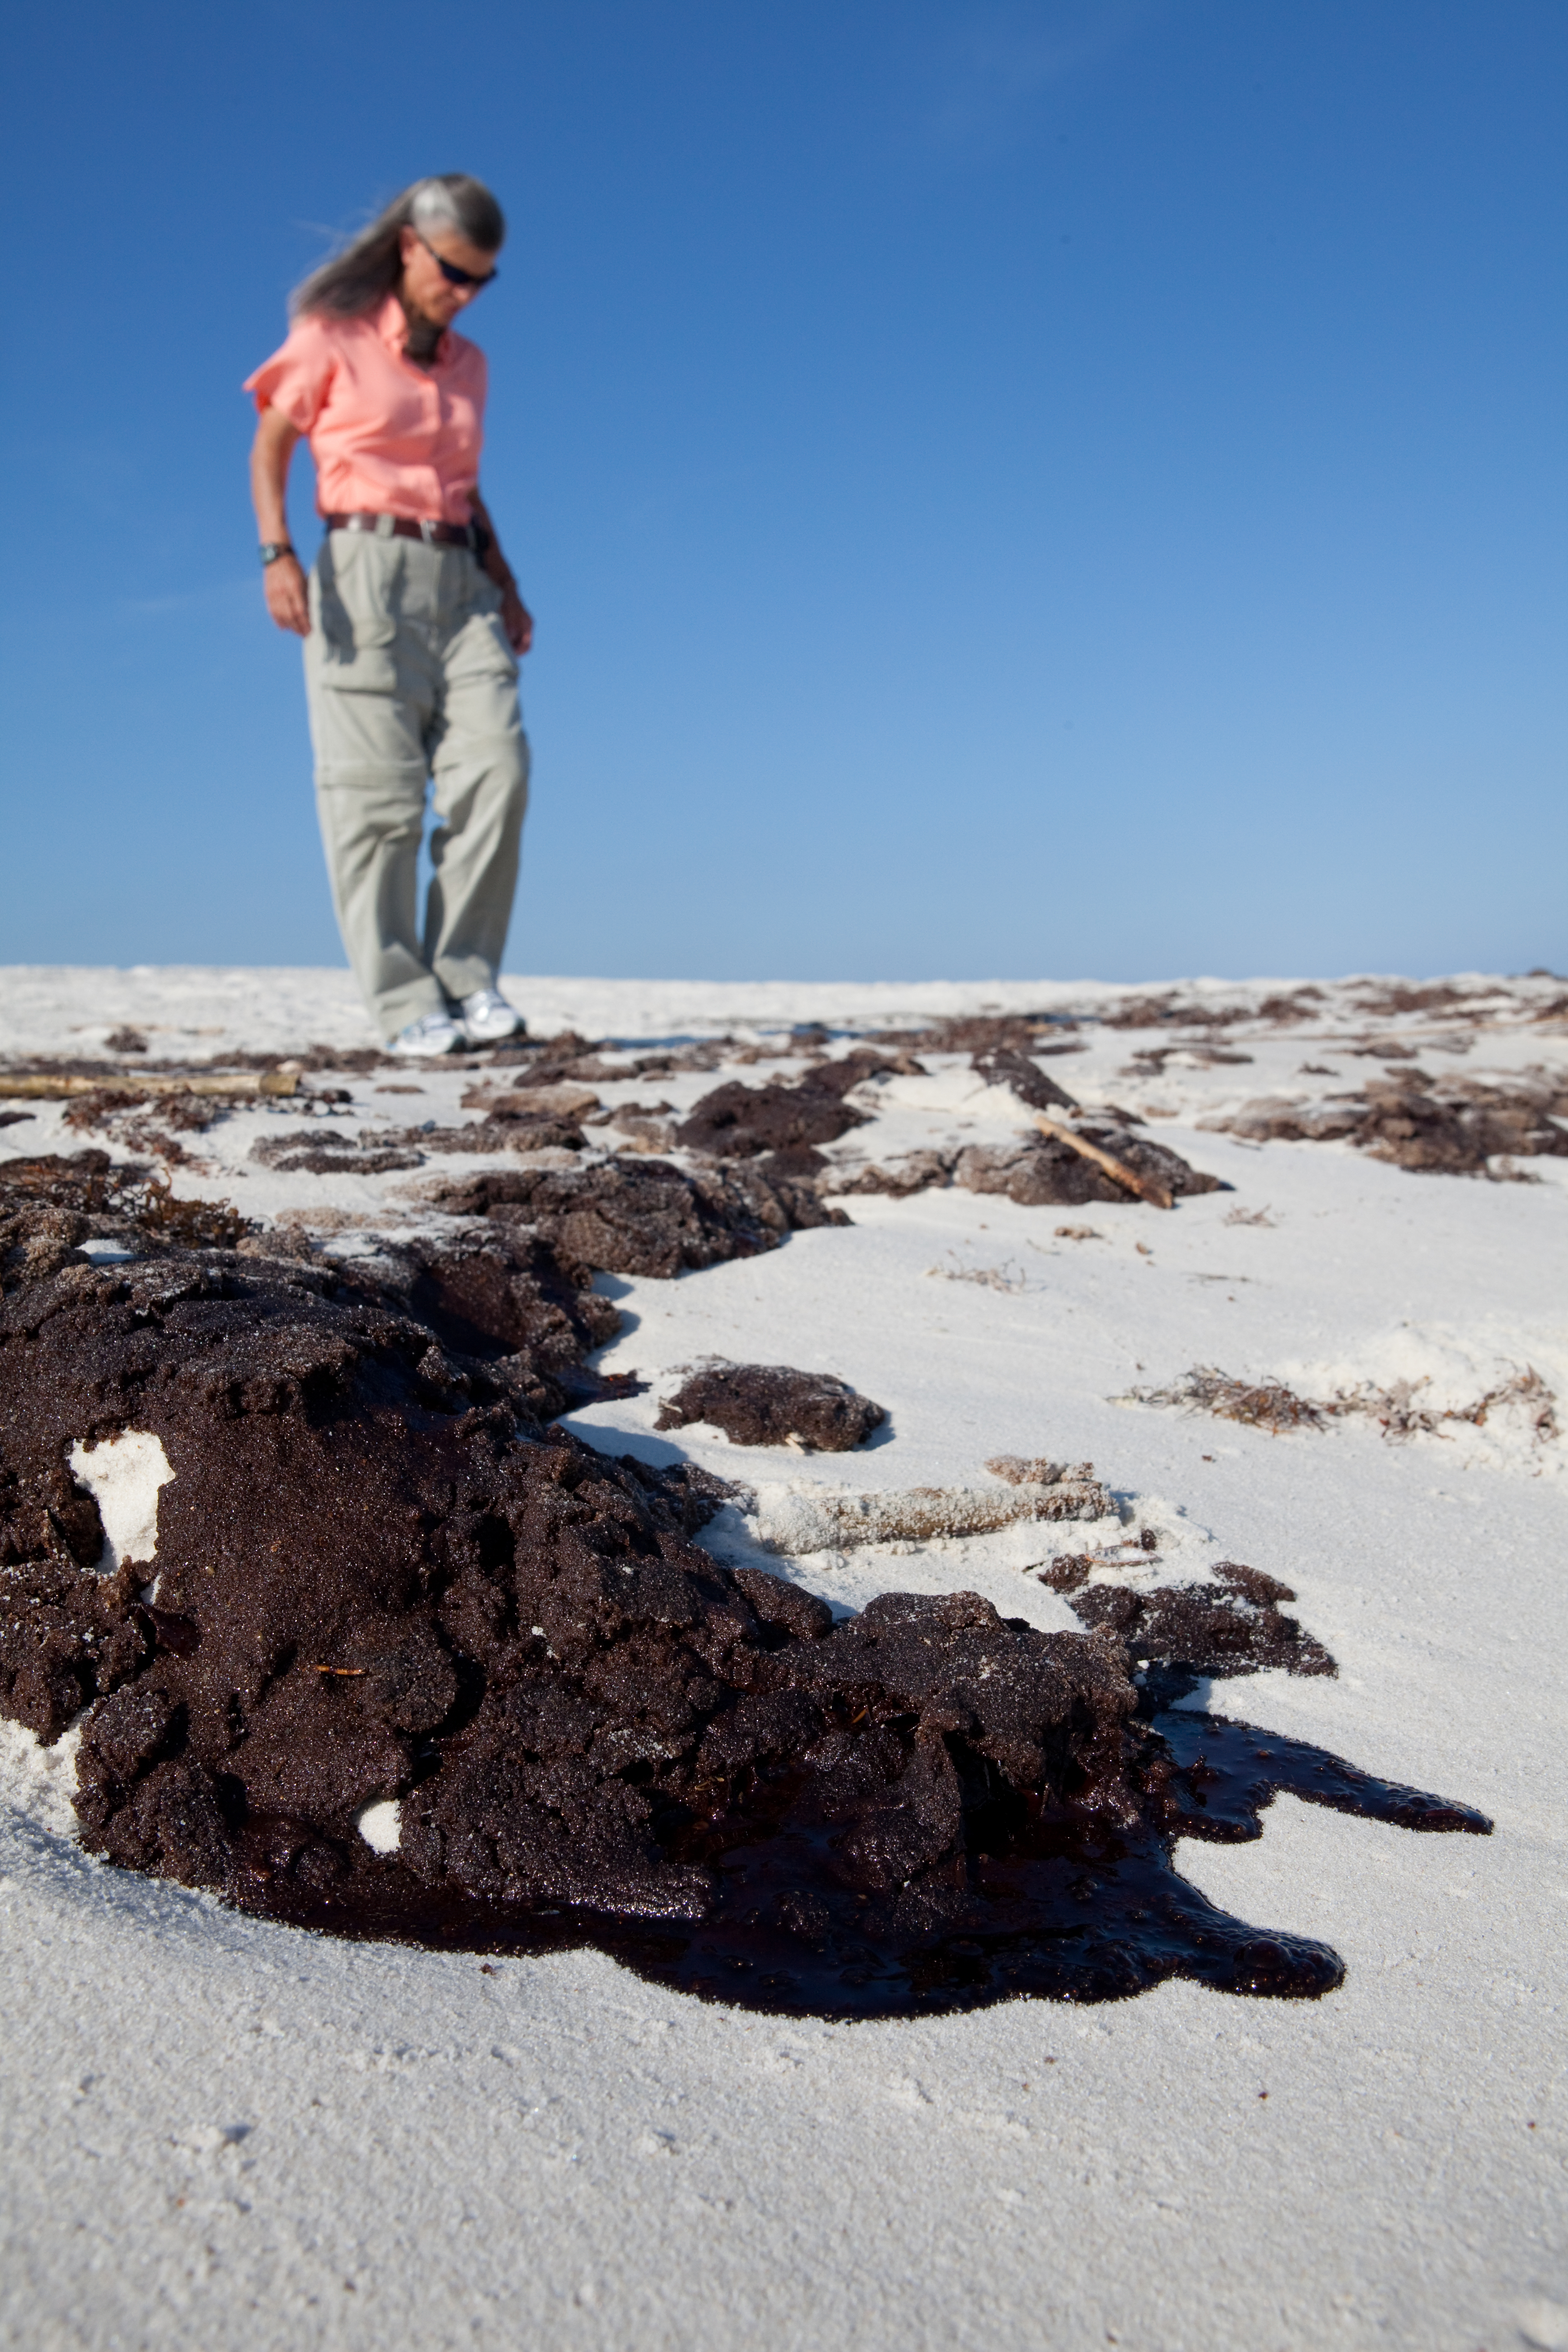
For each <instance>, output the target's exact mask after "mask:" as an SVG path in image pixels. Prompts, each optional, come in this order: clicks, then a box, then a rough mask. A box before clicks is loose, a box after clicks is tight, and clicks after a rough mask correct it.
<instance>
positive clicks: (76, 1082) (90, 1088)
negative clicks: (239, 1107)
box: [0, 1070, 300, 1102]
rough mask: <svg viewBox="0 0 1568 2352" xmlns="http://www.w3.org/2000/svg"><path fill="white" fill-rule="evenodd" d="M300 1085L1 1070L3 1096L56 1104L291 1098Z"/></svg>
mask: <svg viewBox="0 0 1568 2352" xmlns="http://www.w3.org/2000/svg"><path fill="white" fill-rule="evenodd" d="M299 1087H300V1081H299V1078H298V1076H296V1075H295V1073H294V1072H293V1071H292V1070H262V1071H259V1072H256V1071H248V1070H247V1071H246V1072H244V1073H243V1074H241V1075H238V1076H218V1077H213V1076H193V1077H188V1078H187V1077H184V1076H176V1075H174V1073H173V1072H169V1073H165V1072H163V1071H153V1070H111V1071H110V1072H109V1073H107V1074H106V1075H105V1076H102V1077H98V1078H84V1077H81V1076H76V1075H73V1076H70V1077H58V1078H52V1077H47V1076H40V1075H39V1074H37V1072H34V1071H30V1070H0V1095H8V1096H23V1097H26V1098H28V1099H29V1100H32V1101H40V1102H55V1101H58V1100H61V1099H63V1098H64V1097H66V1096H67V1095H95V1094H99V1093H100V1092H103V1091H106V1090H107V1091H109V1092H110V1093H113V1094H121V1095H148V1096H153V1095H239V1096H248V1095H291V1094H297V1093H298V1092H299Z"/></svg>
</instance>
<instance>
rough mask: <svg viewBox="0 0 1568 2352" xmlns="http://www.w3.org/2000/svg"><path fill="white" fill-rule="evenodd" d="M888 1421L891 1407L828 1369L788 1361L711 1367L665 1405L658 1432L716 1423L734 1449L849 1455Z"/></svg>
mask: <svg viewBox="0 0 1568 2352" xmlns="http://www.w3.org/2000/svg"><path fill="white" fill-rule="evenodd" d="M887 1418H888V1415H887V1410H886V1407H885V1406H882V1405H879V1404H874V1403H873V1402H872V1401H871V1399H870V1398H869V1397H865V1396H861V1395H859V1394H858V1391H856V1390H854V1389H852V1388H851V1387H850V1386H849V1384H848V1382H847V1381H840V1380H836V1379H835V1378H834V1377H833V1375H832V1374H831V1373H829V1372H797V1371H795V1370H792V1369H791V1367H790V1366H789V1365H787V1364H726V1363H711V1364H704V1365H703V1366H702V1367H701V1368H700V1370H697V1371H695V1372H693V1373H692V1375H691V1376H690V1378H689V1380H687V1381H683V1382H682V1384H681V1386H680V1387H679V1388H678V1389H677V1390H676V1391H675V1393H674V1395H673V1396H671V1397H670V1398H668V1400H667V1402H666V1403H665V1404H664V1406H663V1408H662V1410H661V1412H660V1413H659V1416H658V1422H657V1423H656V1424H655V1425H656V1427H658V1428H659V1429H684V1428H685V1427H686V1426H687V1424H688V1423H690V1422H696V1421H706V1422H710V1423H712V1424H713V1426H714V1427H715V1428H716V1429H721V1430H722V1431H723V1432H724V1434H725V1436H726V1437H728V1438H729V1440H730V1441H731V1444H734V1445H787V1444H790V1443H791V1442H792V1440H793V1441H794V1442H795V1443H796V1444H800V1445H801V1446H803V1447H805V1448H806V1449H807V1450H809V1451H811V1452H813V1453H823V1454H847V1453H848V1452H850V1451H851V1449H852V1448H853V1447H855V1446H857V1445H863V1444H865V1443H866V1440H867V1439H868V1437H869V1436H870V1434H871V1432H872V1431H873V1430H874V1429H877V1428H879V1427H880V1425H881V1423H883V1422H884V1421H886V1419H887Z"/></svg>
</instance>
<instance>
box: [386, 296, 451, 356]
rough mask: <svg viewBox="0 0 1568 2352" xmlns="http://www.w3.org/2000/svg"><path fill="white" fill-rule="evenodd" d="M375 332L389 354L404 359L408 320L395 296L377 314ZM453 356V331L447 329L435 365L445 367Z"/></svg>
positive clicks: (438, 347)
mask: <svg viewBox="0 0 1568 2352" xmlns="http://www.w3.org/2000/svg"><path fill="white" fill-rule="evenodd" d="M375 331H376V333H377V334H378V335H379V336H380V337H381V340H382V341H383V342H384V344H385V345H386V348H387V350H388V351H389V352H394V353H395V355H396V357H397V358H398V359H401V358H402V357H403V346H404V344H405V342H406V341H408V320H407V319H406V317H405V315H404V309H403V305H402V303H401V302H400V301H399V300H398V299H397V297H396V295H395V294H389V295H388V296H387V298H386V299H385V301H384V303H383V304H382V306H381V308H380V310H378V311H377V312H376V314H375ZM451 356H452V331H451V329H450V327H448V328H447V329H446V330H445V331H444V332H443V334H442V337H441V340H440V341H439V342H438V343H437V346H436V357H435V365H436V366H437V367H441V366H443V365H444V364H445V363H446V362H447V360H449V359H450V358H451Z"/></svg>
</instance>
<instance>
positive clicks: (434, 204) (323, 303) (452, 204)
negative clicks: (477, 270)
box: [289, 172, 506, 319]
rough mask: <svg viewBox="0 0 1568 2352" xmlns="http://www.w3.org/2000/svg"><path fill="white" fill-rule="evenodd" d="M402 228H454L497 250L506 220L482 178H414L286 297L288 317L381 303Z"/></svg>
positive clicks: (341, 315)
mask: <svg viewBox="0 0 1568 2352" xmlns="http://www.w3.org/2000/svg"><path fill="white" fill-rule="evenodd" d="M405 228H416V229H433V228H437V229H440V228H447V229H456V230H457V232H458V236H461V237H466V238H467V240H468V243H469V244H470V245H477V246H478V247H479V251H480V252H481V253H498V252H499V251H500V246H501V241H502V239H503V238H504V236H506V218H505V215H503V213H502V211H501V208H500V205H498V204H497V202H496V200H495V198H494V197H493V196H492V195H491V194H490V192H489V189H488V188H487V187H486V186H485V184H484V182H483V181H482V180H471V179H470V178H469V177H468V173H466V172H442V173H439V174H438V175H437V177H436V178H435V179H433V180H416V181H415V183H414V184H413V186H412V187H408V188H405V189H404V191H403V194H401V195H400V196H398V197H396V198H395V200H394V201H393V203H391V204H390V205H387V207H386V210H385V211H384V213H383V214H382V215H381V217H380V218H379V220H374V221H372V223H371V225H370V226H369V227H368V228H366V229H362V230H361V231H360V234H359V235H358V236H356V237H355V238H354V239H353V242H352V243H351V244H349V245H346V246H345V247H343V249H342V252H341V253H337V254H334V255H333V256H332V258H331V261H323V262H322V264H321V268H319V269H312V270H311V272H310V276H309V278H306V279H305V280H304V282H303V284H301V285H299V286H296V287H295V289H294V291H293V293H292V294H291V295H290V296H289V317H290V318H291V319H297V318H299V317H300V314H301V312H303V311H306V310H319V311H322V312H324V313H325V314H326V316H327V317H328V318H330V319H358V318H362V317H363V315H364V313H365V311H367V310H375V309H376V308H377V306H378V305H379V304H380V303H382V302H384V301H385V299H386V298H387V296H388V295H389V294H390V293H391V292H392V290H393V289H394V288H395V286H396V284H397V283H398V281H399V279H400V278H402V276H403V250H402V232H403V230H404V229H405Z"/></svg>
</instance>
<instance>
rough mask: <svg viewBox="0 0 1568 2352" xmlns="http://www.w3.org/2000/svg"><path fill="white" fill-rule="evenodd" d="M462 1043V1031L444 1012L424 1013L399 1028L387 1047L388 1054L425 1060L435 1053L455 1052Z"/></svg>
mask: <svg viewBox="0 0 1568 2352" xmlns="http://www.w3.org/2000/svg"><path fill="white" fill-rule="evenodd" d="M462 1043H463V1033H462V1031H461V1030H460V1029H459V1028H458V1024H457V1023H456V1022H455V1021H452V1020H449V1019H448V1018H447V1014H446V1013H421V1014H420V1017H419V1019H418V1020H417V1021H411V1022H410V1023H409V1024H408V1026H407V1028H406V1029H403V1030H400V1031H399V1032H398V1034H397V1035H396V1036H395V1038H394V1039H393V1041H392V1043H391V1045H389V1046H388V1047H387V1049H386V1050H387V1052H388V1053H389V1054H405V1055H413V1056H416V1057H417V1058H418V1059H420V1060H425V1059H426V1058H427V1057H428V1056H430V1055H435V1054H455V1053H457V1052H458V1049H459V1048H460V1047H461V1045H462Z"/></svg>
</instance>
